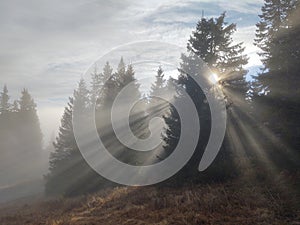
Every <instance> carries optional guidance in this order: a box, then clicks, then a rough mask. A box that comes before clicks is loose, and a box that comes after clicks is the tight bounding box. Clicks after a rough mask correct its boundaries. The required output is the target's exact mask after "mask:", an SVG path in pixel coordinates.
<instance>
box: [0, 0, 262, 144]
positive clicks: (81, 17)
mask: <svg viewBox="0 0 300 225" xmlns="http://www.w3.org/2000/svg"><path fill="white" fill-rule="evenodd" d="M262 5H263V0H232V1H228V0H197V1H194V0H187V1H178V0H151V1H149V0H140V1H132V0H120V1H107V0H51V1H46V0H27V1H23V0H1V1H0V30H1V31H0V49H1V51H0V86H1V88H2V87H3V85H4V84H6V85H7V86H8V89H9V94H10V96H11V100H14V99H17V98H19V95H20V92H21V89H22V88H28V89H29V91H30V93H31V94H32V96H33V97H34V99H35V101H36V103H37V109H38V115H39V118H40V123H41V127H42V131H43V133H44V142H45V144H46V143H47V142H48V141H49V137H50V136H52V134H53V132H56V131H57V129H58V127H59V125H60V118H61V116H62V113H63V109H64V106H65V105H66V103H67V101H68V97H69V96H71V95H72V94H73V89H74V88H75V87H76V86H77V84H78V81H79V79H80V78H81V77H82V76H83V74H84V73H85V71H86V70H87V69H88V68H89V66H90V65H91V64H92V63H93V62H95V60H96V59H98V58H99V57H101V56H102V55H104V54H105V53H107V52H109V51H110V50H111V49H113V48H115V47H116V46H120V45H124V44H126V43H130V42H134V41H144V40H153V41H163V42H167V43H171V44H176V45H179V46H182V47H185V46H186V43H187V40H188V39H189V36H190V35H191V33H192V31H193V30H194V29H195V26H196V23H197V21H198V20H199V19H201V16H202V11H204V17H207V18H209V17H217V16H219V15H220V14H221V13H222V12H224V11H226V12H227V19H226V20H227V22H229V23H236V24H237V32H236V33H235V35H234V40H235V41H236V42H243V43H244V46H245V47H246V52H245V53H246V54H247V55H248V56H249V63H248V65H247V69H248V70H249V76H250V75H252V74H253V75H254V74H255V73H256V72H257V71H258V68H259V66H260V65H261V62H260V60H259V57H258V55H257V51H258V49H257V48H256V47H255V46H254V45H253V39H254V36H255V24H256V23H257V22H258V20H259V17H258V14H260V9H261V6H262Z"/></svg>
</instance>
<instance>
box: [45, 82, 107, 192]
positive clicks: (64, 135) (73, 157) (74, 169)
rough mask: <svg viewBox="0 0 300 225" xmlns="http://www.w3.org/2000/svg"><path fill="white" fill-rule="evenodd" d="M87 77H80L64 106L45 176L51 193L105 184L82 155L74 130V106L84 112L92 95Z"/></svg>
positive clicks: (97, 187) (78, 190)
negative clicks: (86, 81) (90, 94)
mask: <svg viewBox="0 0 300 225" xmlns="http://www.w3.org/2000/svg"><path fill="white" fill-rule="evenodd" d="M88 93H89V92H88V90H87V88H86V84H85V81H84V80H83V79H81V80H80V82H79V84H78V88H77V89H76V90H75V91H74V94H73V97H72V98H70V100H69V103H68V105H67V107H66V108H65V111H64V114H63V117H62V120H61V126H60V128H59V134H58V137H57V138H56V141H55V142H54V143H53V145H54V152H52V153H51V154H50V160H49V173H48V174H47V175H46V176H45V179H46V189H45V191H46V193H47V194H48V195H65V196H72V195H78V194H82V193H88V192H92V191H96V190H97V189H99V188H101V187H104V186H105V185H106V183H105V182H104V179H103V178H102V177H101V176H100V175H98V174H97V173H96V172H95V171H93V170H92V169H91V168H90V167H89V165H88V164H87V163H86V161H85V160H84V158H83V157H82V155H81V153H80V151H79V148H78V146H77V144H76V140H75V136H74V132H73V124H72V117H73V110H75V108H76V110H79V112H80V113H83V115H84V113H85V110H86V109H87V107H89V104H90V102H89V96H88Z"/></svg>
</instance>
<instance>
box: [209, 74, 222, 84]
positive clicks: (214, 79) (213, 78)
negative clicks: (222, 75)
mask: <svg viewBox="0 0 300 225" xmlns="http://www.w3.org/2000/svg"><path fill="white" fill-rule="evenodd" d="M209 80H210V82H211V83H213V84H217V83H218V81H219V80H220V79H219V77H218V75H217V74H215V73H212V74H211V75H210V76H209Z"/></svg>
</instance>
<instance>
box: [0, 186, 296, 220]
mask: <svg viewBox="0 0 300 225" xmlns="http://www.w3.org/2000/svg"><path fill="white" fill-rule="evenodd" d="M297 200H298V197H297V195H293V194H292V192H291V191H289V193H288V194H287V195H286V194H285V193H284V191H282V190H281V191H279V190H277V188H276V187H274V188H272V187H268V186H267V185H263V184H256V185H252V184H249V183H248V184H247V183H242V182H227V183H225V184H210V185H208V184H205V185H204V184H202V185H194V186H185V187H178V188H174V187H173V188H172V187H158V186H156V187H118V188H114V189H106V190H102V191H99V192H97V193H94V194H90V195H86V196H80V197H75V198H62V197H61V198H51V199H49V198H44V197H36V198H32V199H31V201H29V202H28V200H18V201H15V202H11V203H9V204H8V203H6V204H5V205H2V206H1V207H0V224H1V225H2V224H3V225H10V224H18V225H23V224H34V225H38V224H41V225H42V224H43V225H44V224H46V225H67V224H72V225H93V224H104V225H116V224H124V225H127V224H128V225H134V224H136V225H142V224H145V225H146V224H153V225H154V224H155V225H169V224H171V225H181V224H188V225H194V224H195V225H196V224H197V225H199V224H213V225H217V224H220V225H221V224H222V225H224V224H230V225H234V224H236V225H248V224H249V225H253V224H260V225H264V224H266V225H270V224H273V225H277V224H278V225H285V224H286V225H299V224H300V210H299V208H298V206H299V205H297V204H298V202H297Z"/></svg>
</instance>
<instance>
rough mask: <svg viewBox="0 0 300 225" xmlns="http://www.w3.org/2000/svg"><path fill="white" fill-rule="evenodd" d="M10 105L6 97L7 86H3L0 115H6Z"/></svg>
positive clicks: (0, 96)
mask: <svg viewBox="0 0 300 225" xmlns="http://www.w3.org/2000/svg"><path fill="white" fill-rule="evenodd" d="M9 108H10V104H9V96H8V90H7V86H6V85H4V87H3V91H2V92H1V95H0V113H1V114H3V113H7V112H8V111H9Z"/></svg>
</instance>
